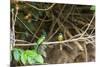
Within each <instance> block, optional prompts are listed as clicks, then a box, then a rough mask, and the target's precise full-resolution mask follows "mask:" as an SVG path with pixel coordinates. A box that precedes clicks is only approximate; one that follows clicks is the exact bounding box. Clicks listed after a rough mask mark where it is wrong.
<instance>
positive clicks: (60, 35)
mask: <svg viewBox="0 0 100 67" xmlns="http://www.w3.org/2000/svg"><path fill="white" fill-rule="evenodd" d="M62 40H63V34H62V33H59V34H58V41H62Z"/></svg>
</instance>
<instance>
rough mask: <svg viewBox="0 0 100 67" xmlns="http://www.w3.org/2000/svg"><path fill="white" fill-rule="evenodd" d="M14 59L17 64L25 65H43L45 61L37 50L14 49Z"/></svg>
mask: <svg viewBox="0 0 100 67" xmlns="http://www.w3.org/2000/svg"><path fill="white" fill-rule="evenodd" d="M13 57H14V60H15V61H17V62H22V63H23V64H24V65H25V64H43V63H44V59H43V57H42V56H41V54H39V53H37V51H36V50H22V49H19V48H14V49H13Z"/></svg>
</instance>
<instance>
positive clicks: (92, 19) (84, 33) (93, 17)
mask: <svg viewBox="0 0 100 67" xmlns="http://www.w3.org/2000/svg"><path fill="white" fill-rule="evenodd" d="M94 18H95V16H93V17H92V19H91V21H90V23H89V25H88V27H87V28H86V30H85V31H84V32H83V34H82V35H81V36H80V38H81V37H82V36H83V35H84V34H85V33H86V32H87V30H88V29H89V27H90V25H91V23H92V22H93V20H94Z"/></svg>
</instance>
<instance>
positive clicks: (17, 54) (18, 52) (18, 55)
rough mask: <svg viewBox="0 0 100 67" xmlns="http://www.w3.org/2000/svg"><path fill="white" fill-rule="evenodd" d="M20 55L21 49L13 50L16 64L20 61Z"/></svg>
mask: <svg viewBox="0 0 100 67" xmlns="http://www.w3.org/2000/svg"><path fill="white" fill-rule="evenodd" d="M21 53H22V50H21V49H17V48H15V49H14V50H13V56H14V59H15V60H16V61H17V62H18V61H20V58H21Z"/></svg>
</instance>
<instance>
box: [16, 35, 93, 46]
mask: <svg viewBox="0 0 100 67" xmlns="http://www.w3.org/2000/svg"><path fill="white" fill-rule="evenodd" d="M94 37H95V36H91V37H84V38H76V39H69V40H63V41H55V42H43V43H42V44H43V45H46V44H48V45H50V44H61V43H66V42H74V41H84V40H87V39H89V38H94ZM33 45H36V43H30V44H15V46H33Z"/></svg>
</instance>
